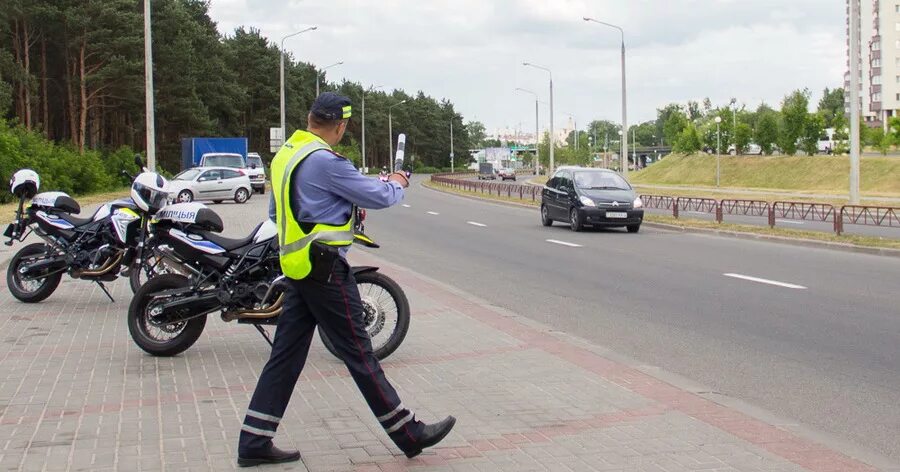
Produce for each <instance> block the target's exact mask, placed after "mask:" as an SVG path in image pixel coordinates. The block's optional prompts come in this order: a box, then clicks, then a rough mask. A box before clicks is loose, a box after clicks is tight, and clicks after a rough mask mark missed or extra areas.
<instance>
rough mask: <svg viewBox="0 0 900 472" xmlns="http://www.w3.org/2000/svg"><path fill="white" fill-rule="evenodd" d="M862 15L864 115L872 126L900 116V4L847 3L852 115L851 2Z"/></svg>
mask: <svg viewBox="0 0 900 472" xmlns="http://www.w3.org/2000/svg"><path fill="white" fill-rule="evenodd" d="M851 1H855V2H857V3H858V4H859V9H860V10H859V11H860V25H859V26H860V28H859V32H860V39H861V41H860V44H861V47H860V55H859V57H860V115H861V116H862V119H863V120H864V121H865V122H866V124H868V125H869V126H873V127H874V126H886V124H887V122H888V120H889V119H890V118H891V117H893V116H900V4H898V3H897V2H888V1H884V0H847V12H848V15H847V72H846V73H845V74H844V92H845V97H846V99H845V107H846V112H847V113H849V112H850V15H849V11H850V10H849V9H850V2H851Z"/></svg>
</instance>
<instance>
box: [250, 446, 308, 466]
mask: <svg viewBox="0 0 900 472" xmlns="http://www.w3.org/2000/svg"><path fill="white" fill-rule="evenodd" d="M299 460H300V451H282V450H281V449H278V448H277V447H275V446H272V447H270V448H269V449H264V450H262V451H253V452H248V453H244V454H240V453H238V466H240V467H253V466H255V465H262V464H281V463H284V462H294V461H299Z"/></svg>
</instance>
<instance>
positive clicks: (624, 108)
mask: <svg viewBox="0 0 900 472" xmlns="http://www.w3.org/2000/svg"><path fill="white" fill-rule="evenodd" d="M584 21H587V22H590V23H597V24H598V25H603V26H607V27H610V28H614V29H617V30H619V33H620V34H621V35H622V129H628V111H627V110H628V106H627V100H626V98H627V94H626V91H625V30H623V29H622V28H621V27H619V26H616V25H614V24H611V23H606V22H603V21H600V20H595V19H593V18H590V17H587V16H586V17H584ZM627 156H628V133H625V135H624V138H623V140H622V159H624V160H626V161H627V159H628V157H627ZM622 174H623V175H626V176H627V175H628V165H627V162H626V165H625V166H623V170H622Z"/></svg>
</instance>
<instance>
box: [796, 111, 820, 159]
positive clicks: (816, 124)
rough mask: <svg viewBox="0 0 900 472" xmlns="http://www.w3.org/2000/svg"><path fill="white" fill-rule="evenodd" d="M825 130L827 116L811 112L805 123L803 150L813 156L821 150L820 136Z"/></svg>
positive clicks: (802, 138)
mask: <svg viewBox="0 0 900 472" xmlns="http://www.w3.org/2000/svg"><path fill="white" fill-rule="evenodd" d="M824 130H825V118H824V117H823V116H822V115H821V114H819V113H810V114H809V115H808V116H807V118H806V121H805V123H804V125H803V136H802V137H801V138H800V139H801V147H802V150H803V152H805V153H806V154H807V155H809V156H812V155H815V154H816V153H817V152H819V138H820V137H821V136H822V134H823V133H824Z"/></svg>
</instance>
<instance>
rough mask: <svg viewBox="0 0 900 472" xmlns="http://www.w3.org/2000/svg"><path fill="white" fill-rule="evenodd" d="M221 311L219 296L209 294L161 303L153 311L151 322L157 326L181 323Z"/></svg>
mask: <svg viewBox="0 0 900 472" xmlns="http://www.w3.org/2000/svg"><path fill="white" fill-rule="evenodd" d="M221 309H222V303H221V302H220V301H219V297H218V295H217V294H216V293H207V294H203V295H196V296H192V297H187V298H181V299H178V300H174V301H171V302H166V303H161V304H159V305H157V306H155V307H153V309H152V310H151V313H150V321H151V323H153V324H155V325H165V324H169V323H180V322H182V321H188V320H192V319H194V318H199V317H201V316H206V315H208V314H210V313H212V312H214V311H216V310H221ZM158 320H165V321H158Z"/></svg>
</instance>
